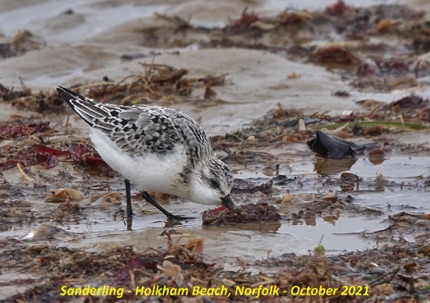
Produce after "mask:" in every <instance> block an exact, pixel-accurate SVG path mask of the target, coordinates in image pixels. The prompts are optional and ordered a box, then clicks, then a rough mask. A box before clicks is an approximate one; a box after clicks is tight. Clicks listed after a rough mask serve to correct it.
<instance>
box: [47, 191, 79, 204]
mask: <svg viewBox="0 0 430 303" xmlns="http://www.w3.org/2000/svg"><path fill="white" fill-rule="evenodd" d="M83 199H84V195H83V194H82V193H81V192H80V191H77V190H76V189H73V188H60V189H56V190H52V191H51V192H50V193H48V196H47V197H46V198H45V202H54V203H61V202H66V201H71V202H80V201H82V200H83Z"/></svg>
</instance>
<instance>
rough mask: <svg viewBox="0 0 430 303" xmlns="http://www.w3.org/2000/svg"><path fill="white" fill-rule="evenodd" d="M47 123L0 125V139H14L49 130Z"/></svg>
mask: <svg viewBox="0 0 430 303" xmlns="http://www.w3.org/2000/svg"><path fill="white" fill-rule="evenodd" d="M50 129H51V128H50V127H49V122H39V123H37V122H32V121H15V122H6V123H0V139H3V140H6V139H16V138H22V137H27V136H29V135H33V134H35V133H43V132H45V131H48V130H50Z"/></svg>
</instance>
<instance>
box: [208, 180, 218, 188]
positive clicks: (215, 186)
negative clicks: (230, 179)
mask: <svg viewBox="0 0 430 303" xmlns="http://www.w3.org/2000/svg"><path fill="white" fill-rule="evenodd" d="M210 181H211V186H212V187H213V188H218V187H219V182H218V180H216V179H211V180H210Z"/></svg>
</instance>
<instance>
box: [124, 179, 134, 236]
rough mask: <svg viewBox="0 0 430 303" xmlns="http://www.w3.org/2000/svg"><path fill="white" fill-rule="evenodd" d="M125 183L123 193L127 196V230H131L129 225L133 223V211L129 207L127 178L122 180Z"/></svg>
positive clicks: (129, 198) (129, 193)
mask: <svg viewBox="0 0 430 303" xmlns="http://www.w3.org/2000/svg"><path fill="white" fill-rule="evenodd" d="M124 183H125V195H126V197H127V208H126V211H125V212H126V214H127V230H131V226H132V224H133V211H132V209H131V192H130V181H128V180H127V179H125V180H124Z"/></svg>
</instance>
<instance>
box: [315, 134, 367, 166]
mask: <svg viewBox="0 0 430 303" xmlns="http://www.w3.org/2000/svg"><path fill="white" fill-rule="evenodd" d="M307 144H308V146H309V148H310V149H311V150H312V151H313V152H316V153H317V154H319V155H320V156H321V157H328V158H332V159H344V158H350V157H354V156H355V155H356V153H357V152H359V151H363V150H365V149H369V148H370V147H373V146H374V144H372V143H370V144H362V145H359V144H356V143H353V142H348V141H346V140H342V139H339V138H336V137H334V136H330V135H327V134H325V133H323V132H322V131H319V130H317V131H316V134H315V138H313V139H311V140H309V141H308V142H307Z"/></svg>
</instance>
